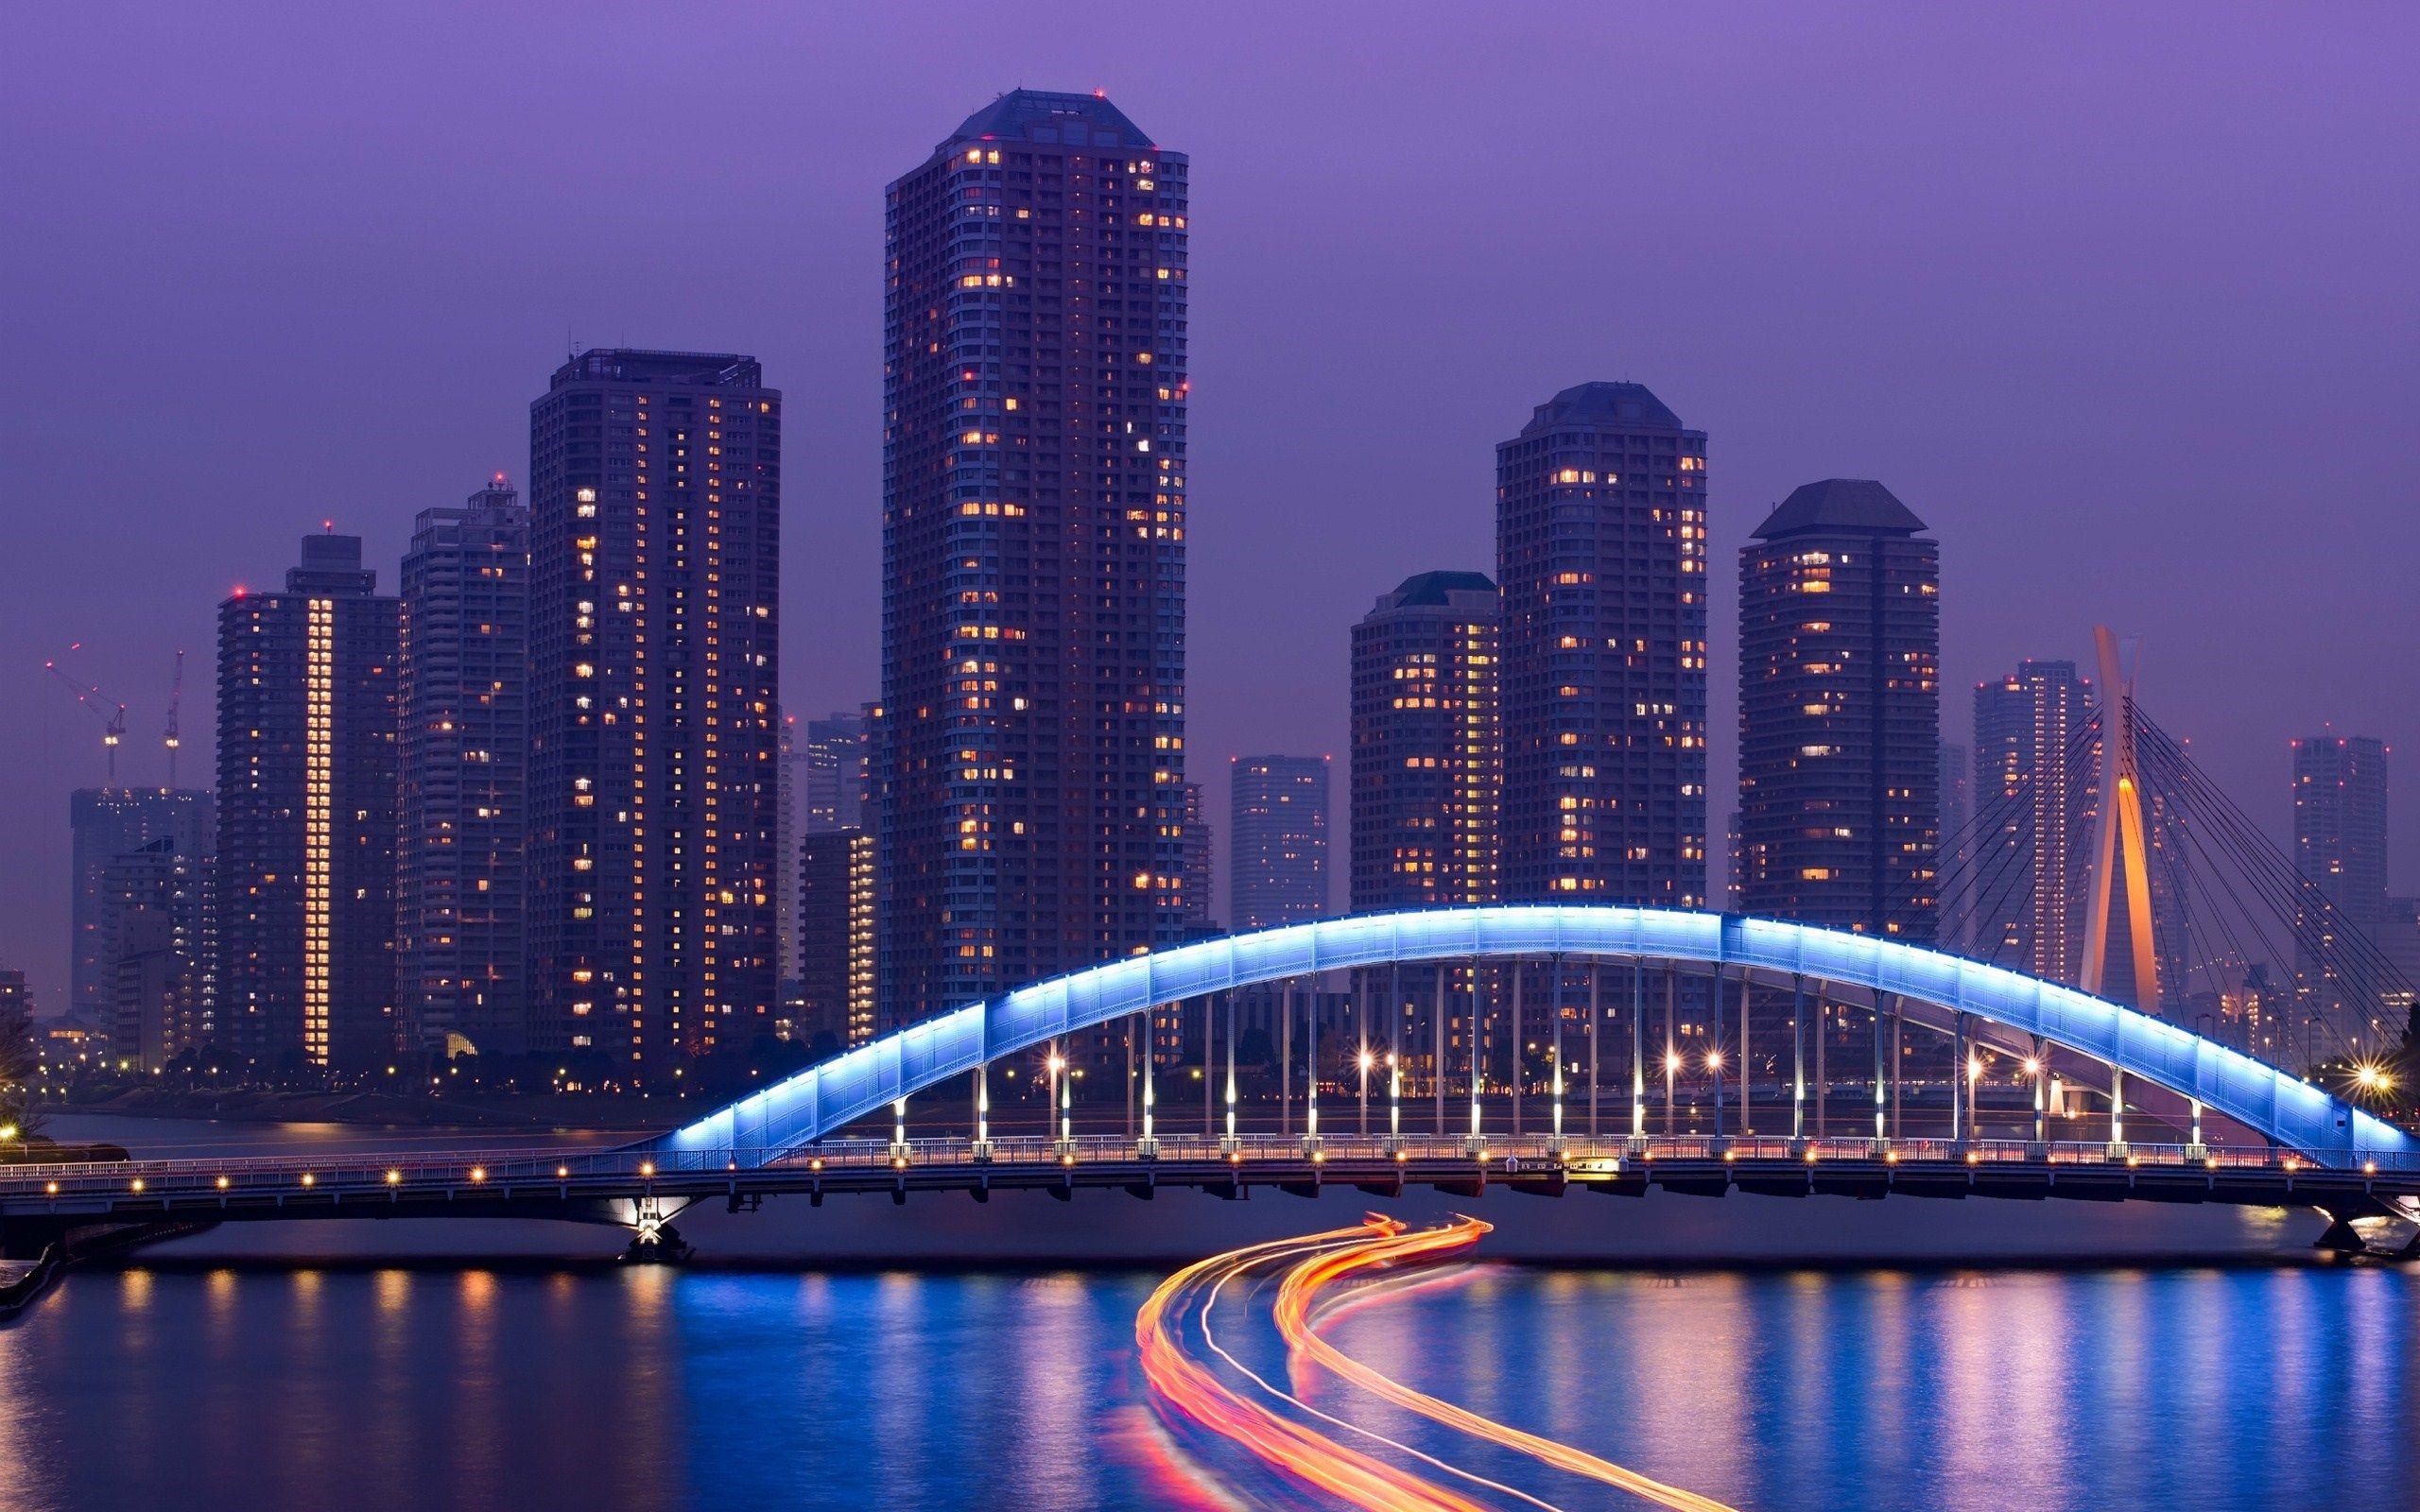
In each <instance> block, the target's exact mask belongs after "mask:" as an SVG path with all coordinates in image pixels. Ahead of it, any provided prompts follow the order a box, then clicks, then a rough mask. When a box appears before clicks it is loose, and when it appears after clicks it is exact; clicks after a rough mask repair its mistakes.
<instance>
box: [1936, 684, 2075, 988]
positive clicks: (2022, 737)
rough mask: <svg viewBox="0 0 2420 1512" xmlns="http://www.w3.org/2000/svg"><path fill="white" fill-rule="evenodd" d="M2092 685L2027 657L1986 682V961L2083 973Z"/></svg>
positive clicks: (1971, 906)
mask: <svg viewBox="0 0 2420 1512" xmlns="http://www.w3.org/2000/svg"><path fill="white" fill-rule="evenodd" d="M2093 729H2094V726H2093V690H2092V682H2091V679H2087V678H2083V677H2081V676H2079V675H2078V674H2077V672H2076V664H2075V663H2074V662H2035V661H2031V660H2029V661H2025V662H2018V663H2017V667H2016V670H2015V671H2014V672H2013V673H2011V674H2009V675H2008V676H2007V677H2005V678H1997V679H1992V680H1991V681H1988V682H1981V683H1978V684H1976V686H1975V806H1976V812H1977V814H1978V816H1979V817H1978V819H1977V823H1976V833H1975V846H1976V850H1977V855H1976V856H1975V858H1974V860H1972V861H1971V862H1970V863H1969V864H1968V868H1967V869H1968V875H1969V876H1970V877H1972V878H1973V881H1972V882H1971V883H1970V884H1969V886H1970V888H1971V890H1970V891H1969V892H1968V894H1967V899H1968V911H1967V917H1968V919H1969V927H1970V929H1971V931H1972V946H1971V948H1972V950H1973V952H1974V954H1976V955H1978V956H1979V957H1981V958H1982V959H1984V960H1987V961H1991V962H1993V963H1994V964H1995V965H1999V966H2006V967H2010V968H2012V969H2014V970H2016V971H2028V972H2031V974H2033V975H2035V976H2040V977H2046V978H2048V979H2049V980H2050V981H2053V982H2066V983H2069V984H2072V983H2074V982H2075V981H2076V979H2077V977H2078V975H2079V974H2080V973H2081V972H2082V971H2083V916H2084V908H2085V904H2086V902H2088V899H2089V894H2090V891H2091V889H2090V887H2089V885H2088V882H2089V878H2088V875H2087V871H2088V868H2089V866H2090V862H2091V841H2092V825H2093V816H2094V814H2095V813H2096V812H2097V810H2098V809H2099V806H2100V805H2099V802H2098V799H2097V798H2096V794H2095V788H2094V783H2095V782H2096V776H2095V773H2096V771H2097V770H2098V767H2097V761H2098V754H2097V753H2098V751H2099V748H2100V746H2099V742H2098V740H2097V739H2096V738H2095V737H2094V735H2093Z"/></svg>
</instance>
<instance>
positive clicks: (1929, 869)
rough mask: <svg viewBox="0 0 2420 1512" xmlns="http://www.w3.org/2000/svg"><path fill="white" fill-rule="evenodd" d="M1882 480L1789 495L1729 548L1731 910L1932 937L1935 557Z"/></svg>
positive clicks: (1936, 550)
mask: <svg viewBox="0 0 2420 1512" xmlns="http://www.w3.org/2000/svg"><path fill="white" fill-rule="evenodd" d="M1924 528H1925V524H1924V522H1923V521H1921V520H1919V519H1917V518H1916V517H1915V515H1914V514H1913V513H1911V512H1910V510H1909V508H1908V507H1907V506H1906V505H1903V504H1901V503H1900V502H1899V501H1898V500H1897V499H1896V498H1894V497H1893V495H1892V493H1891V490H1888V489H1886V488H1884V487H1883V486H1882V485H1881V484H1879V483H1876V482H1872V481H1870V480H1867V479H1862V478H1828V479H1826V480H1824V482H1821V483H1809V484H1807V485H1806V486H1805V487H1803V488H1800V489H1798V490H1795V491H1793V492H1792V493H1791V494H1790V496H1789V498H1788V499H1786V500H1784V501H1783V502H1782V503H1781V505H1780V506H1779V507H1777V508H1775V509H1774V510H1773V512H1772V514H1771V515H1770V516H1768V517H1767V518H1766V520H1765V523H1764V524H1761V525H1759V526H1757V527H1756V532H1755V539H1754V540H1753V541H1750V542H1749V543H1748V544H1747V545H1746V546H1743V547H1741V548H1740V551H1739V862H1740V868H1741V870H1740V876H1739V879H1738V897H1739V907H1740V909H1741V910H1742V911H1744V912H1746V913H1751V914H1761V915H1764V916H1766V917H1769V918H1774V919H1797V920H1799V921H1801V922H1804V923H1809V924H1822V925H1824V926H1826V927H1828V928H1832V929H1845V930H1852V931H1855V932H1857V933H1858V934H1863V935H1888V936H1896V937H1899V938H1903V939H1910V940H1915V941H1919V942H1929V941H1930V940H1931V939H1932V938H1933V933H1934V927H1935V922H1936V916H1937V912H1938V904H1939V899H1938V898H1937V897H1936V895H1935V888H1934V880H1935V875H1936V873H1935V866H1934V855H1935V852H1936V851H1937V849H1938V847H1939V845H1940V840H1941V792H1940V782H1941V600H1940V591H1941V548H1940V546H1939V545H1938V544H1937V543H1936V542H1934V541H1927V540H1926V539H1925V538H1924V537H1923V536H1922V535H1920V534H1918V532H1920V531H1922V530H1923V529H1924Z"/></svg>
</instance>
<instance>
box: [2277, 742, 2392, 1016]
mask: <svg viewBox="0 0 2420 1512" xmlns="http://www.w3.org/2000/svg"><path fill="white" fill-rule="evenodd" d="M2386 764H2387V747H2386V743H2385V742H2383V741H2379V740H2374V739H2372V738H2370V737H2368V736H2366V735H2309V736H2306V737H2304V738H2303V739H2301V740H2297V741H2295V742H2294V743H2293V788H2294V869H2295V870H2296V871H2297V872H2299V873H2300V874H2301V877H2302V883H2303V892H2304V896H2303V897H2302V898H2301V899H2299V900H2298V901H2297V904H2296V913H2297V918H2296V919H2295V921H2294V924H2295V932H2296V935H2297V937H2298V942H2297V949H2296V951H2295V954H2294V991H2295V996H2296V999H2297V1001H2298V1004H2299V1005H2300V1007H2301V1010H2302V1015H2303V1017H2304V1019H2305V1021H2306V1022H2313V1021H2315V1022H2318V1023H2320V1024H2323V1025H2325V1029H2326V1031H2327V1033H2326V1035H2325V1036H2323V1037H2322V1038H2321V1039H2320V1040H2318V1041H2317V1042H2316V1043H2315V1044H2314V1045H2313V1047H2312V1048H2313V1049H2314V1051H2315V1052H2316V1053H2317V1054H2319V1055H2322V1056H2325V1055H2332V1054H2339V1053H2341V1052H2342V1050H2344V1049H2346V1048H2348V1047H2352V1046H2359V1047H2361V1048H2363V1049H2372V1048H2376V1047H2377V1046H2378V1045H2380V1044H2381V1043H2385V1044H2388V1045H2392V1044H2393V1043H2394V1042H2395V1041H2396V1040H2397V1039H2398V1038H2399V1037H2400V1036H2401V1035H2402V1033H2403V1030H2404V1027H2405V1024H2404V1020H2403V1018H2402V1017H2401V1013H2402V1012H2403V1010H2402V1009H2401V1008H2399V1007H2395V1006H2394V1005H2390V1004H2388V1003H2387V1002H2386V1001H2385V996H2384V994H2380V993H2377V992H2376V991H2375V990H2373V984H2375V983H2376V981H2377V977H2378V976H2379V975H2381V974H2382V973H2380V972H2379V971H2377V965H2376V962H2377V955H2376V954H2375V953H2376V952H2377V949H2378V946H2377V942H2378V940H2379V939H2380V938H2381V937H2382V936H2384V935H2385V934H2386V922H2387V891H2386V889H2387V866H2386V799H2387V791H2386ZM2348 929H2349V930H2350V931H2352V932H2353V934H2354V935H2355V936H2358V937H2357V938H2355V939H2347V938H2345V937H2344V936H2343V934H2342V931H2343V930H2348ZM2303 937H2311V938H2315V939H2317V940H2319V941H2321V942H2323V948H2321V949H2313V948H2312V947H2311V946H2309V945H2307V944H2302V943H2300V940H2301V939H2302V938H2303ZM2346 978H2353V980H2346ZM2391 1010H2392V1011H2391Z"/></svg>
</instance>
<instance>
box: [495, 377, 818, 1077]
mask: <svg viewBox="0 0 2420 1512" xmlns="http://www.w3.org/2000/svg"><path fill="white" fill-rule="evenodd" d="M529 459H530V474H529V498H530V622H529V623H530V628H529V665H530V789H529V790H530V795H531V801H530V843H529V851H528V883H527V892H528V898H529V912H528V930H529V977H530V979H529V987H528V990H529V993H530V998H531V1003H532V1006H533V1013H532V1040H533V1048H537V1049H541V1050H546V1051H549V1052H577V1051H581V1050H595V1051H597V1052H600V1053H602V1054H603V1055H605V1056H607V1057H610V1059H611V1061H612V1062H613V1064H614V1067H615V1069H616V1071H617V1072H618V1073H620V1074H627V1075H629V1076H631V1077H632V1078H634V1079H640V1080H656V1079H661V1078H666V1077H668V1076H669V1075H670V1074H672V1073H673V1072H674V1071H676V1070H678V1069H680V1062H681V1061H682V1060H683V1059H684V1058H686V1057H693V1056H698V1055H702V1054H705V1053H707V1052H709V1051H712V1050H713V1049H715V1048H716V1046H717V1045H718V1044H720V1043H723V1042H724V1041H725V1040H726V1037H736V1041H737V1042H738V1043H740V1044H743V1045H744V1044H745V1043H746V1042H747V1041H748V1040H749V1039H750V1038H752V1036H753V1034H754V1033H755V1032H756V1031H757V1030H758V1029H760V1028H769V1025H770V1022H771V1011H772V1004H773V994H774V988H775V983H774V980H773V972H774V969H775V962H774V955H775V947H776V940H775V936H774V908H775V902H774V881H773V870H774V868H775V866H776V865H777V864H781V863H780V858H778V857H776V856H775V854H774V850H775V847H776V845H777V843H778V840H779V834H778V831H779V827H780V813H779V807H780V785H779V784H780V774H779V771H778V769H777V764H778V759H779V737H778V735H777V733H776V730H775V721H776V718H777V717H778V712H777V708H776V703H777V696H776V693H775V688H776V685H777V678H778V675H779V669H780V662H779V655H780V653H779V649H778V631H779V628H780V620H779V616H778V610H777V605H778V602H779V597H780V545H781V473H782V463H781V395H780V393H779V392H777V391H776V390H774V389H771V388H768V387H765V378H764V371H763V369H761V368H760V367H759V366H758V365H757V362H756V359H754V358H753V357H745V356H739V355H736V354H734V353H729V352H635V351H618V350H617V351H595V352H582V353H580V354H579V356H576V357H574V358H572V359H571V360H570V361H569V362H566V363H564V364H563V365H562V368H560V369H557V370H556V372H555V375H554V379H553V382H552V384H551V385H550V386H549V387H548V389H547V391H546V393H545V395H544V397H542V398H540V399H539V400H537V401H536V402H535V403H534V404H531V405H530V411H529Z"/></svg>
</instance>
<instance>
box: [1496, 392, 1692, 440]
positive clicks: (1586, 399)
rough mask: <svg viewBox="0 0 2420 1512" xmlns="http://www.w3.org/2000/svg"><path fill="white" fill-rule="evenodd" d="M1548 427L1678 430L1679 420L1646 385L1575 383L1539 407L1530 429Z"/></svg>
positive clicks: (1531, 418)
mask: <svg viewBox="0 0 2420 1512" xmlns="http://www.w3.org/2000/svg"><path fill="white" fill-rule="evenodd" d="M1549 425H1631V426H1640V425H1645V426H1652V427H1656V428H1659V429H1664V430H1675V431H1677V430H1680V429H1682V428H1683V426H1682V424H1681V417H1680V416H1678V415H1675V414H1673V413H1672V412H1671V410H1670V409H1668V408H1667V407H1666V406H1665V404H1664V401H1662V400H1660V399H1658V398H1656V397H1655V395H1654V394H1653V393H1652V392H1651V391H1650V390H1649V389H1648V387H1647V386H1646V385H1645V384H1607V383H1597V384H1576V385H1574V386H1573V387H1569V388H1566V389H1564V391H1563V392H1562V393H1559V394H1557V395H1555V396H1554V397H1553V398H1552V399H1549V400H1547V402H1546V403H1545V404H1540V405H1539V406H1538V409H1537V413H1536V414H1535V415H1533V416H1531V417H1530V429H1531V430H1538V429H1541V428H1543V427H1546V426H1549Z"/></svg>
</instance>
